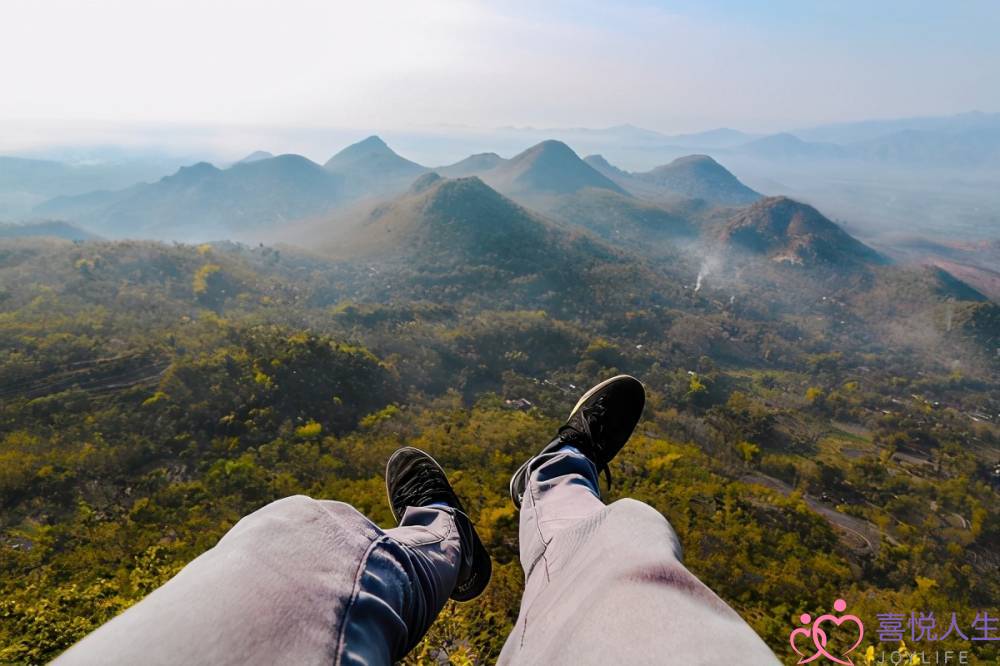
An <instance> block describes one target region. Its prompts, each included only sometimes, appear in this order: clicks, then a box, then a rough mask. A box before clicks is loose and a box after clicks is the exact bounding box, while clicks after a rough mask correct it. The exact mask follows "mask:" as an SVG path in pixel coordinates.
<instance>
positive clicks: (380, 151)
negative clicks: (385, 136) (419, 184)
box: [323, 136, 427, 197]
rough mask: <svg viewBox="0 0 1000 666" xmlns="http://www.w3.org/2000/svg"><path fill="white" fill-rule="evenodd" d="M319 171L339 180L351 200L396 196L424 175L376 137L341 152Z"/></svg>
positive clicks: (424, 169)
mask: <svg viewBox="0 0 1000 666" xmlns="http://www.w3.org/2000/svg"><path fill="white" fill-rule="evenodd" d="M323 167H324V168H325V169H326V170H327V171H328V172H330V173H333V174H336V175H337V176H339V177H340V178H341V179H342V180H343V183H344V190H345V192H346V194H347V195H348V196H352V197H365V196H372V195H385V194H398V193H399V192H402V191H404V190H405V189H406V188H407V187H408V186H409V184H410V183H412V182H413V179H414V178H416V177H417V176H419V175H420V174H422V173H425V172H426V171H427V167H424V166H421V165H419V164H417V163H416V162H411V161H410V160H408V159H406V158H404V157H401V156H399V155H398V154H396V153H395V152H394V151H393V150H392V148H390V147H389V146H388V145H386V143H385V141H383V140H382V139H380V138H379V137H377V136H370V137H368V138H367V139H364V140H363V141H359V142H358V143H355V144H352V145H350V146H348V147H347V148H344V149H343V150H341V151H340V152H339V153H337V154H336V155H334V156H333V157H331V158H330V159H329V160H327V162H326V164H324V165H323Z"/></svg>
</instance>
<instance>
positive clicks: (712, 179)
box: [585, 155, 760, 205]
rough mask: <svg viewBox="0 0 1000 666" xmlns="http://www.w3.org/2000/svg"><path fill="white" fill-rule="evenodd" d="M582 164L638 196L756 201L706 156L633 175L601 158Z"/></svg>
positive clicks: (735, 202)
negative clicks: (591, 167) (586, 164)
mask: <svg viewBox="0 0 1000 666" xmlns="http://www.w3.org/2000/svg"><path fill="white" fill-rule="evenodd" d="M585 161H587V163H588V164H591V165H592V166H593V167H594V168H595V169H597V170H598V171H600V172H601V173H603V174H604V175H605V176H607V177H608V178H610V179H611V180H613V181H615V182H616V183H618V184H619V185H621V186H622V187H623V188H625V189H626V190H628V191H629V192H631V193H633V194H636V195H638V196H646V197H653V198H677V197H683V198H687V199H702V200H704V201H707V202H710V203H713V204H721V205H739V204H746V203H751V202H753V201H756V200H757V199H759V198H760V194H758V193H757V192H754V191H753V190H751V189H750V188H749V187H747V186H746V185H744V184H743V183H741V182H740V181H739V179H738V178H736V176H734V175H733V174H732V173H730V172H729V171H727V170H726V168H725V167H723V166H722V165H721V164H719V163H718V162H716V161H715V160H713V159H712V158H711V157H709V156H708V155H688V156H686V157H678V158H677V159H675V160H674V161H673V162H671V163H669V164H664V165H661V166H658V167H655V168H653V169H651V170H649V171H645V172H637V173H629V172H626V171H623V170H621V169H619V168H618V167H615V166H613V165H612V164H611V163H609V162H608V161H607V160H606V159H604V157H602V156H601V155H591V156H589V157H587V158H586V160H585Z"/></svg>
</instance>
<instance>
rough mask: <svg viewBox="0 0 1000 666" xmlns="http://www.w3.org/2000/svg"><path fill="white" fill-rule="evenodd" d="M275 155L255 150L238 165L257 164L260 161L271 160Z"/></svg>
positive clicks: (238, 162)
mask: <svg viewBox="0 0 1000 666" xmlns="http://www.w3.org/2000/svg"><path fill="white" fill-rule="evenodd" d="M272 157H274V155H272V154H271V153H269V152H267V151H266V150H255V151H253V152H252V153H250V154H249V155H247V156H246V157H244V158H243V159H241V160H238V161H237V162H236V164H246V163H247V162H257V161H259V160H269V159H271V158H272Z"/></svg>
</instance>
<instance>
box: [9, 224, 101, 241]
mask: <svg viewBox="0 0 1000 666" xmlns="http://www.w3.org/2000/svg"><path fill="white" fill-rule="evenodd" d="M0 238H59V239H62V240H70V241H85V240H97V239H99V238H100V237H99V236H97V235H96V234H92V233H90V232H89V231H86V230H85V229H81V228H80V227H77V226H74V225H72V224H69V223H67V222H60V221H58V220H42V221H38V222H29V223H25V224H11V223H9V222H6V223H5V222H0Z"/></svg>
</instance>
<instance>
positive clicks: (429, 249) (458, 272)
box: [314, 173, 670, 313]
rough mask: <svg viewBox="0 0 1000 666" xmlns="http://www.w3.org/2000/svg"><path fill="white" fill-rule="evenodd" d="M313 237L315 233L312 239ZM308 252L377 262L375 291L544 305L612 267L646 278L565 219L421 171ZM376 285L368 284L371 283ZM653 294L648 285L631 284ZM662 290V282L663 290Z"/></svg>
mask: <svg viewBox="0 0 1000 666" xmlns="http://www.w3.org/2000/svg"><path fill="white" fill-rule="evenodd" d="M314 242H316V241H315V240H314ZM315 247H316V249H317V250H318V251H321V252H322V251H325V252H326V253H328V254H329V255H330V256H333V257H337V258H340V259H343V260H348V261H351V262H360V263H361V264H362V265H367V266H378V267H379V268H378V271H379V278H378V279H377V280H373V284H375V285H377V284H379V283H381V282H382V281H385V282H388V283H389V284H390V285H391V286H389V287H386V292H385V293H383V294H382V295H383V296H391V295H392V294H396V295H398V294H399V293H408V292H411V291H412V290H414V289H419V290H430V291H429V292H428V291H422V292H421V293H423V294H424V297H427V294H428V293H431V294H435V295H436V296H435V297H447V295H448V294H452V296H451V298H470V297H471V298H476V299H479V298H489V299H491V300H492V301H493V302H494V303H507V302H515V301H517V300H519V299H538V300H539V302H543V303H546V302H547V303H549V306H550V307H554V308H561V307H562V304H565V303H567V302H568V303H574V302H575V303H576V305H575V306H574V307H577V308H578V309H579V312H581V313H582V312H585V311H587V310H588V309H589V308H591V307H595V306H597V305H599V304H597V303H593V302H590V303H586V304H585V303H580V302H579V301H575V300H574V295H576V294H584V293H586V292H587V291H588V290H590V289H592V288H593V287H594V285H595V284H596V283H597V281H599V280H602V279H608V277H609V276H611V275H617V276H619V278H620V279H623V280H628V281H629V282H630V283H632V282H635V283H637V284H639V285H642V284H646V283H648V282H649V279H648V277H644V272H643V271H644V269H643V268H642V266H641V262H636V261H634V260H630V259H629V258H627V257H625V256H623V255H622V254H621V253H620V252H618V251H617V250H615V249H613V248H612V247H610V246H608V245H605V244H604V243H602V242H600V241H598V240H597V239H595V238H594V237H592V236H589V235H588V234H585V233H580V231H579V230H576V229H574V228H571V227H569V226H560V225H557V224H555V223H553V222H552V221H550V220H547V219H545V218H543V217H542V216H539V215H538V214H537V213H534V212H532V211H530V210H528V209H526V208H524V207H523V206H520V205H518V204H517V203H515V202H514V201H512V200H510V199H508V198H507V197H505V196H503V195H501V194H500V193H499V192H497V191H496V190H494V189H492V188H491V187H489V186H488V185H487V184H486V183H484V182H483V181H482V180H481V179H479V178H478V177H476V176H469V177H462V178H456V179H448V178H442V177H441V176H439V175H438V174H436V173H428V174H425V175H423V176H421V177H420V178H419V179H418V180H417V181H416V182H415V183H414V184H413V186H412V187H411V188H410V190H409V191H407V192H406V193H404V194H402V195H400V196H398V197H396V198H394V199H392V200H390V201H388V202H385V203H382V204H379V205H377V206H375V207H374V208H373V209H372V210H371V212H370V213H368V214H367V215H366V216H364V218H362V219H361V220H359V221H358V222H357V223H356V224H354V225H353V226H352V227H350V228H348V229H347V230H346V231H344V232H342V233H341V234H337V235H336V236H335V238H334V239H332V240H330V241H327V242H325V243H316V246H315ZM373 288H375V289H378V287H377V286H375V287H373ZM641 291H643V293H649V296H650V298H653V299H654V300H656V296H655V295H653V294H652V293H651V292H650V291H649V287H646V288H641ZM663 291H665V292H666V291H670V289H664V290H663Z"/></svg>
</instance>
